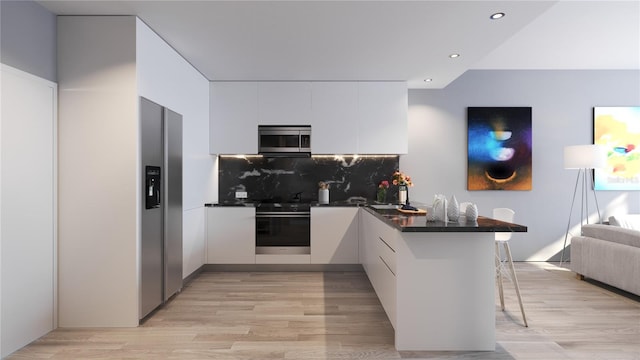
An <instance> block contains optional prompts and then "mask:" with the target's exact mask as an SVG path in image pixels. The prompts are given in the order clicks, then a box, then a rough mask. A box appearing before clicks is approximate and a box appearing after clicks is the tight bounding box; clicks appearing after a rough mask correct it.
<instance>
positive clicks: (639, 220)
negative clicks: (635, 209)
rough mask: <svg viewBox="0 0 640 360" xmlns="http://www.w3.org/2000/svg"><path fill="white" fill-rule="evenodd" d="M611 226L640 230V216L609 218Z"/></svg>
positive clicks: (627, 215) (628, 215) (629, 215)
mask: <svg viewBox="0 0 640 360" xmlns="http://www.w3.org/2000/svg"><path fill="white" fill-rule="evenodd" d="M609 224H611V225H615V226H620V227H623V228H625V229H633V230H640V214H626V215H614V216H609Z"/></svg>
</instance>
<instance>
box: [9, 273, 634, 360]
mask: <svg viewBox="0 0 640 360" xmlns="http://www.w3.org/2000/svg"><path fill="white" fill-rule="evenodd" d="M516 269H517V274H518V279H519V280H520V287H521V292H522V296H523V300H524V306H525V311H526V314H527V320H528V321H529V327H528V328H525V327H524V326H522V318H521V315H520V309H519V307H518V302H517V298H516V296H515V291H514V290H513V286H512V284H510V283H508V282H507V283H505V302H506V311H505V312H502V311H500V308H499V302H498V300H497V299H496V304H497V305H496V329H497V332H496V339H497V344H496V351H495V352H419V353H415V352H403V353H398V352H397V351H395V349H394V347H393V328H392V327H391V324H390V323H389V320H388V319H387V317H386V315H385V313H384V311H383V309H382V307H381V305H380V302H379V301H378V299H377V297H376V295H375V293H374V291H373V288H372V287H371V284H370V283H369V281H368V279H367V277H366V274H364V273H363V272H324V273H323V272H265V273H259V272H225V273H222V272H220V273H216V272H205V273H202V274H200V275H199V276H198V277H196V278H195V279H194V280H193V281H192V282H191V283H190V284H188V285H187V286H186V287H185V289H184V290H183V291H182V293H180V294H179V295H178V296H176V297H175V298H174V299H173V300H172V301H171V302H170V303H168V304H167V305H166V306H164V307H163V308H161V309H160V310H159V311H157V312H156V313H155V314H154V315H153V316H152V317H151V318H149V319H148V320H147V321H146V322H145V323H144V324H143V325H142V326H140V327H138V328H116V329H102V328H101V329H57V330H55V331H53V332H51V333H49V334H48V335H46V336H44V337H43V338H41V339H39V340H37V341H35V342H33V343H32V344H30V345H28V346H26V347H25V348H23V349H21V350H19V351H17V352H16V353H14V354H13V355H11V356H9V357H8V359H185V360H190V359H228V360H242V359H336V360H337V359H499V360H502V359H505V360H506V359H545V360H553V359H596V360H600V359H602V360H604V359H607V360H610V359H620V360H631V359H634V360H640V300H639V298H638V297H634V296H630V295H628V294H627V295H626V296H624V295H620V294H618V293H616V292H614V291H611V290H610V289H609V288H607V287H605V286H602V285H599V284H593V283H590V282H587V281H580V280H578V279H577V278H576V277H575V274H573V273H571V272H570V271H568V270H566V269H563V268H560V267H557V266H556V265H554V264H549V263H517V264H516ZM469 301H473V299H469Z"/></svg>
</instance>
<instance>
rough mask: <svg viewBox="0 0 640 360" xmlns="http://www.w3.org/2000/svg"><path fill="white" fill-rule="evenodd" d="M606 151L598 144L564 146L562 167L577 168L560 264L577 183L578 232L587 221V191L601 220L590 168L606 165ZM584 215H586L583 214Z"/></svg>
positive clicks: (569, 224) (562, 259)
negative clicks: (578, 197) (578, 201)
mask: <svg viewBox="0 0 640 360" xmlns="http://www.w3.org/2000/svg"><path fill="white" fill-rule="evenodd" d="M606 163H607V152H606V149H605V148H604V147H603V146H600V145H572V146H565V148H564V168H565V169H578V175H577V176H576V185H575V187H574V189H573V200H572V201H571V210H569V221H568V222H567V231H566V232H565V235H564V244H563V245H562V254H561V255H560V266H562V262H563V261H564V251H565V249H566V248H567V237H568V236H569V228H570V227H571V214H572V213H573V205H574V204H575V202H576V194H577V193H578V184H579V183H581V184H582V185H581V190H580V198H581V201H580V234H582V224H583V222H584V220H585V219H586V223H587V224H588V223H589V199H588V195H589V192H593V198H594V200H595V203H596V210H597V211H598V222H602V219H601V217H600V207H599V206H598V198H597V197H596V192H595V189H594V186H593V176H591V171H589V170H592V169H600V168H603V167H605V166H606ZM585 215H586V216H585Z"/></svg>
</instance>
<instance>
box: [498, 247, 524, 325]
mask: <svg viewBox="0 0 640 360" xmlns="http://www.w3.org/2000/svg"><path fill="white" fill-rule="evenodd" d="M504 251H505V253H506V255H507V260H508V261H509V267H510V268H511V276H512V277H513V284H514V285H515V286H516V294H517V295H518V302H519V303H520V311H521V312H522V320H524V326H526V327H529V324H527V317H526V316H525V315H524V306H523V305H522V297H521V296H520V285H518V278H517V277H516V268H515V267H514V266H513V259H512V258H511V248H510V247H509V242H508V241H505V242H504Z"/></svg>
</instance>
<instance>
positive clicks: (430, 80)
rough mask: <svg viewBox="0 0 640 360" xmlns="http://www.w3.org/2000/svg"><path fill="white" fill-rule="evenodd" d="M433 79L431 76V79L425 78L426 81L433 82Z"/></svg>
mask: <svg viewBox="0 0 640 360" xmlns="http://www.w3.org/2000/svg"><path fill="white" fill-rule="evenodd" d="M432 81H433V79H431V78H429V79H424V82H432Z"/></svg>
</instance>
